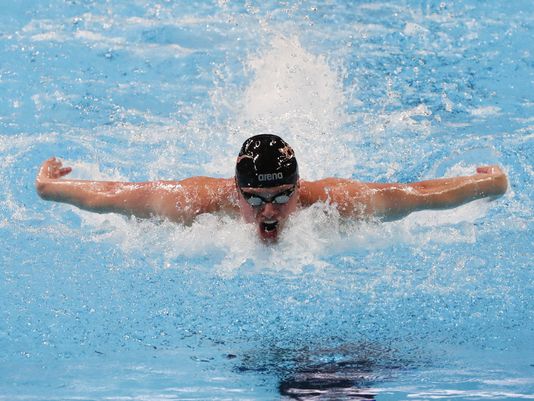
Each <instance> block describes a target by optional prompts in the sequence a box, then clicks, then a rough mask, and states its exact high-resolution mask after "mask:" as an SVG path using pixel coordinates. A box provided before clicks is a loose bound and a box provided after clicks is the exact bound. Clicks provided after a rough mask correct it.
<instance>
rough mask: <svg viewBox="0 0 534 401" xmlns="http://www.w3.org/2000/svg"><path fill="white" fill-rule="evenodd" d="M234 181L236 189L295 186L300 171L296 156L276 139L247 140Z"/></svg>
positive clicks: (271, 137)
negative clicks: (237, 187)
mask: <svg viewBox="0 0 534 401" xmlns="http://www.w3.org/2000/svg"><path fill="white" fill-rule="evenodd" d="M235 178H236V181H237V185H239V186H240V187H249V188H269V187H276V186H279V185H284V184H296V183H297V181H298V179H299V171H298V165H297V159H296V158H295V152H293V149H292V148H291V146H289V145H288V144H287V143H286V141H284V140H283V139H282V138H280V137H279V136H276V135H270V134H261V135H256V136H253V137H251V138H248V139H247V140H246V141H245V142H244V143H243V146H242V147H241V151H240V152H239V156H238V157H237V162H236V166H235Z"/></svg>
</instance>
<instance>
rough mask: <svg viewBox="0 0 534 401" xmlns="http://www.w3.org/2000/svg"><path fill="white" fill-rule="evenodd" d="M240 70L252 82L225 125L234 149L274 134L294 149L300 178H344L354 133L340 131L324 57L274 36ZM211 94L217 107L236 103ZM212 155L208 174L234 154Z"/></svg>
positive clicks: (338, 91) (337, 100)
mask: <svg viewBox="0 0 534 401" xmlns="http://www.w3.org/2000/svg"><path fill="white" fill-rule="evenodd" d="M246 67H247V69H248V71H249V72H250V73H251V75H252V77H253V78H252V81H251V83H250V84H249V85H248V87H247V88H246V89H245V91H244V93H243V94H242V97H241V99H240V100H239V101H238V106H237V107H235V109H234V110H235V111H236V115H235V117H234V118H233V120H232V121H230V122H229V127H228V130H229V131H230V132H237V133H238V134H237V135H236V136H235V137H234V138H231V139H232V140H233V143H232V146H234V148H235V149H239V147H240V146H241V143H242V142H243V141H244V140H245V139H246V138H247V137H249V136H252V135H255V134H258V133H271V134H276V135H279V136H281V137H282V138H284V139H285V140H287V141H288V143H290V144H291V146H292V147H293V148H294V149H295V152H296V154H297V157H298V160H299V165H300V172H301V176H302V177H303V178H305V179H318V178H322V177H325V176H330V175H338V176H350V175H351V174H352V171H353V166H354V163H355V160H356V157H355V155H354V154H353V152H352V151H351V149H350V147H349V146H347V145H348V143H350V142H351V141H353V139H354V138H353V137H354V134H348V133H345V132H343V130H342V127H343V125H344V124H347V123H348V122H349V120H350V117H349V116H348V115H347V114H346V113H345V111H344V108H345V105H346V101H345V98H344V93H343V84H342V79H341V78H340V77H339V76H338V74H337V73H336V72H335V71H334V70H332V68H330V66H329V65H328V63H327V60H326V59H325V57H324V56H316V55H313V54H311V53H309V52H308V51H306V50H305V49H304V48H303V47H302V45H301V43H300V41H299V40H298V38H296V37H291V38H287V37H283V36H276V37H275V38H274V39H273V40H272V42H271V43H270V46H269V48H268V49H267V50H265V51H263V52H260V53H258V54H257V55H255V56H252V57H251V58H249V60H247V61H246ZM217 94H218V95H219V98H215V99H214V102H216V103H217V104H221V105H226V104H228V103H234V104H235V103H236V102H235V100H230V99H227V98H226V97H225V96H226V95H225V91H220V90H217ZM236 152H237V150H236ZM214 156H215V160H214V162H213V163H212V164H211V165H210V166H208V169H209V168H210V167H211V166H217V165H220V164H221V163H232V164H233V163H234V161H235V160H234V159H235V156H234V155H232V157H231V158H225V159H224V160H223V159H220V158H217V156H216V155H214Z"/></svg>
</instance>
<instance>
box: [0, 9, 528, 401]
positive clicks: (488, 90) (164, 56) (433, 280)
mask: <svg viewBox="0 0 534 401" xmlns="http://www.w3.org/2000/svg"><path fill="white" fill-rule="evenodd" d="M0 5H1V10H2V12H1V13H0V60H1V61H0V94H1V96H0V161H1V166H2V173H1V174H0V184H1V187H2V191H1V193H0V239H1V244H2V246H1V247H0V263H1V269H0V400H10V401H11V400H192V399H194V400H208V399H210V400H211V399H213V400H277V399H281V400H290V399H300V400H344V399H376V400H430V399H446V400H448V399H454V400H480V399H492V400H495V399H500V400H501V399H502V400H517V399H534V395H533V394H534V347H533V346H532V344H533V343H534V335H533V334H534V325H533V323H532V322H533V318H534V316H533V314H534V313H533V310H534V286H533V280H532V278H533V263H532V260H533V238H534V237H533V231H532V230H533V226H534V225H533V218H532V210H533V198H534V191H533V188H534V187H533V176H534V170H533V154H534V146H533V144H534V119H533V117H532V115H533V111H534V96H533V93H534V68H533V67H534V61H533V60H534V59H533V53H534V46H533V42H532V36H533V34H534V5H533V3H532V2H531V1H526V0H525V1H514V2H507V1H504V0H496V1H489V2H480V1H474V0H469V1H463V2H447V1H425V0H422V1H396V2H390V1H385V2H344V1H331V2H326V3H323V2H313V1H310V2H304V1H295V2H284V3H280V4H276V5H275V3H269V2H230V1H224V0H219V1H216V2H215V1H214V2H201V1H196V2H186V1H182V2H172V1H114V2H107V1H87V2H81V1H75V0H47V1H34V0H18V1H15V2H10V1H7V0H2V1H1V2H0ZM258 132H271V133H275V134H280V135H282V136H283V137H284V138H286V139H287V140H288V142H289V143H291V144H292V145H293V147H294V148H295V150H296V152H297V156H298V158H299V163H300V165H301V174H302V176H303V177H304V178H306V179H317V178H320V177H325V176H338V177H352V178H354V179H357V180H363V181H379V182H389V181H402V182H406V181H414V180H421V179H428V178H432V177H441V176H451V175H462V174H470V173H472V172H473V171H474V168H475V167H476V166H478V165H484V164H499V165H501V166H502V167H503V168H504V169H505V170H506V171H507V173H508V175H509V180H510V189H509V191H508V193H507V194H506V195H505V196H504V197H502V198H500V199H498V200H496V201H492V202H490V201H487V200H480V201H476V202H473V203H471V204H468V205H465V206H462V207H460V208H457V209H454V210H449V211H440V212H420V213H415V214H413V215H410V216H408V217H407V218H405V219H403V220H401V221H397V222H391V223H382V224H380V223H357V222H347V221H341V220H339V218H338V217H337V216H336V214H335V212H334V211H332V210H329V209H328V208H326V207H325V206H324V205H316V206H314V207H312V208H310V209H308V210H305V211H301V212H299V213H297V214H296V215H295V216H293V217H292V219H291V221H290V224H289V227H288V229H287V230H286V231H285V232H284V233H283V236H282V240H281V241H280V243H279V244H277V245H275V246H271V247H266V246H264V245H263V244H261V243H260V242H259V241H258V240H257V239H256V237H255V235H254V233H253V228H251V227H247V226H246V225H244V224H241V223H240V222H239V220H235V219H232V218H229V217H226V216H210V215H206V216H201V217H200V218H199V219H198V220H197V221H196V222H195V223H194V224H193V225H192V226H181V225H176V224H172V223H169V222H157V221H137V220H135V219H128V218H125V217H122V216H118V215H112V214H111V215H95V214H91V213H87V212H83V211H80V210H77V209H75V208H73V207H70V206H67V205H61V204H52V203H47V202H44V201H42V200H40V199H39V198H38V196H37V195H36V193H35V191H34V186H33V185H34V184H33V182H34V178H35V175H36V172H37V169H38V166H39V165H40V163H41V162H42V161H43V160H44V159H46V158H48V157H50V156H52V155H55V156H58V157H60V158H61V159H62V160H64V161H65V163H66V164H67V165H70V166H73V168H74V171H73V173H72V176H73V177H76V178H82V179H103V180H106V179H108V180H109V179H113V180H137V181H141V180H152V179H181V178H185V177H188V176H191V175H211V176H217V177H230V176H231V175H232V173H233V171H232V170H233V164H234V162H235V156H236V153H237V150H238V148H239V146H240V144H241V142H242V141H243V140H244V139H245V138H246V137H248V136H249V135H251V134H254V133H258Z"/></svg>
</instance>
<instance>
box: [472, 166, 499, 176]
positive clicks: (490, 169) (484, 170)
mask: <svg viewBox="0 0 534 401" xmlns="http://www.w3.org/2000/svg"><path fill="white" fill-rule="evenodd" d="M477 173H479V174H499V173H502V170H501V169H500V167H499V166H480V167H477Z"/></svg>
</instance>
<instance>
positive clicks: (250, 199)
mask: <svg viewBox="0 0 534 401" xmlns="http://www.w3.org/2000/svg"><path fill="white" fill-rule="evenodd" d="M71 171H72V169H71V168H70V167H63V166H62V163H61V161H59V160H57V159H56V158H51V159H49V160H47V161H45V162H44V163H43V165H42V166H41V168H40V170H39V173H38V175H37V179H36V187H37V192H38V193H39V195H40V196H41V198H43V199H45V200H50V201H56V202H63V203H69V204H71V205H74V206H77V207H79V208H81V209H84V210H89V211H92V212H97V213H120V214H124V215H129V216H136V217H139V218H151V217H160V218H166V219H169V220H172V221H175V222H179V223H183V224H191V223H192V221H193V220H194V219H195V217H196V216H198V215H200V214H203V213H227V214H235V215H237V214H240V215H241V216H242V217H243V219H244V220H245V221H246V222H247V223H250V224H254V225H255V226H256V229H257V232H258V234H259V236H260V238H261V239H263V240H265V241H267V242H272V241H276V240H277V239H278V237H279V234H280V232H281V231H282V229H283V227H284V224H285V222H286V221H287V219H288V217H289V216H290V215H291V213H293V212H295V211H296V210H297V209H299V208H304V207H307V206H310V205H312V204H314V203H317V202H324V203H328V204H331V205H332V206H334V207H336V209H337V210H338V211H339V214H340V215H341V216H342V217H344V218H350V219H367V218H373V217H374V218H379V219H381V220H395V219H400V218H402V217H404V216H407V215H408V214H410V213H412V212H415V211H419V210H425V209H449V208H453V207H456V206H459V205H462V204H464V203H467V202H470V201H472V200H475V199H479V198H484V197H497V196H500V195H502V194H504V193H505V192H506V189H507V186H508V181H507V178H506V175H505V173H504V172H503V171H502V170H501V169H500V168H499V167H498V166H483V167H478V168H477V169H476V174H473V175H470V176H463V177H452V178H441V179H434V180H427V181H420V182H413V183H406V184H401V183H363V182H359V181H355V180H350V179H342V178H324V179H321V180H318V181H304V180H302V179H300V176H299V172H298V164H297V159H296V158H295V154H294V152H293V149H292V148H291V147H290V146H289V145H288V144H287V143H286V142H285V141H284V140H283V139H282V138H280V137H278V136H276V135H269V134H262V135H256V136H253V137H251V138H249V139H247V140H246V141H245V142H244V143H243V146H242V147H241V151H240V152H239V155H238V157H237V162H236V169H235V176H234V177H233V178H212V177H191V178H186V179H184V180H181V181H151V182H137V183H134V182H112V181H86V180H69V179H64V178H63V177H65V176H66V175H67V174H69V173H70V172H71Z"/></svg>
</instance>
